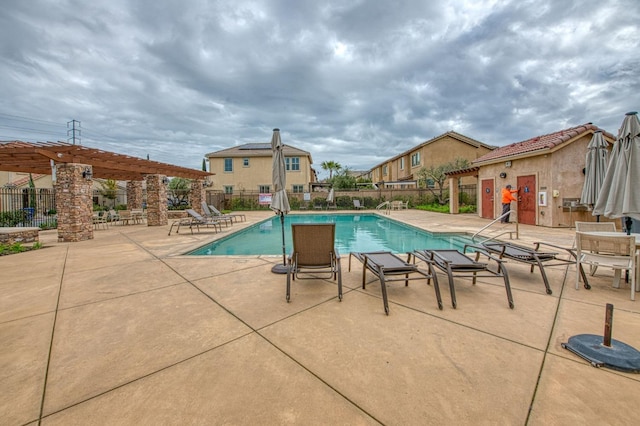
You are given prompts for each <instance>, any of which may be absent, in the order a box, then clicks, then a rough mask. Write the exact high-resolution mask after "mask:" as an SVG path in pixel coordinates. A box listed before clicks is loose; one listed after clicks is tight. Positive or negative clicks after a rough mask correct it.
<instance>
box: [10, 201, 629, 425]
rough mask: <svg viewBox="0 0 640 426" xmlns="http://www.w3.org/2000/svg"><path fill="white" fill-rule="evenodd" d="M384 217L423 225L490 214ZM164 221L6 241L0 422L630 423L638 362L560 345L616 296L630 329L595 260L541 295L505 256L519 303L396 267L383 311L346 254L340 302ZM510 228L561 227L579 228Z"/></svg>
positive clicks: (470, 221)
mask: <svg viewBox="0 0 640 426" xmlns="http://www.w3.org/2000/svg"><path fill="white" fill-rule="evenodd" d="M268 215H269V214H268V213H265V212H253V213H250V214H249V215H248V221H247V224H246V225H248V224H251V223H255V222H256V221H258V220H260V219H262V218H265V217H267V216H268ZM392 217H393V218H394V219H398V220H403V221H407V222H409V223H412V224H414V225H416V226H419V227H423V228H426V229H429V230H432V231H467V230H471V231H475V230H478V229H480V228H481V227H482V226H483V225H484V224H486V223H487V221H485V220H482V219H479V218H477V217H475V216H470V215H458V216H452V215H442V214H432V213H425V212H419V211H415V210H408V211H400V212H393V213H392ZM246 225H243V226H246ZM510 226H512V225H510ZM239 227H240V226H239V225H234V227H233V228H239ZM167 231H168V226H166V227H146V226H142V225H135V226H117V227H115V226H114V227H110V228H109V229H108V230H98V231H96V232H95V238H94V239H93V240H91V241H85V242H80V243H70V244H66V243H57V242H56V233H55V231H46V232H43V233H41V240H42V241H43V242H44V243H45V248H44V249H42V250H38V251H33V252H28V253H23V254H19V255H12V256H3V257H0V273H1V281H0V292H1V294H2V296H1V298H0V389H2V392H0V423H1V424H3V425H20V424H37V423H39V422H41V424H44V425H58V424H60V425H74V424H82V425H87V424H136V425H139V424H154V425H155V424H331V425H333V424H350V425H351V424H389V425H408V424H420V425H423V424H457V425H458V424H509V425H511V424H516V425H518V424H529V425H549V424H563V425H566V424H616V425H621V424H637V419H638V416H639V415H640V403H639V402H638V401H639V398H640V375H638V374H626V373H620V372H616V371H613V370H608V369H597V368H593V367H591V366H590V365H589V364H588V363H587V362H585V361H583V360H582V359H580V358H578V357H577V356H575V355H573V354H572V353H570V352H568V351H566V350H565V349H562V348H561V346H560V344H561V343H562V342H566V341H567V339H568V338H569V337H570V336H573V335H576V334H583V333H591V334H597V335H602V334H603V329H604V314H605V304H606V303H613V304H614V306H615V313H614V323H613V330H614V331H613V337H614V339H617V340H620V341H623V342H625V343H627V344H630V345H632V346H634V347H636V348H640V300H638V301H635V302H632V301H630V300H629V290H628V286H627V287H626V288H623V289H613V288H611V286H610V283H611V277H612V274H611V273H609V272H607V271H601V272H600V271H599V274H598V275H597V276H596V277H595V278H592V284H593V287H594V288H593V289H592V290H590V291H587V290H585V289H584V288H581V289H580V290H578V291H576V290H575V288H574V283H575V267H573V266H570V267H568V268H567V267H557V268H553V269H552V270H549V271H548V272H549V277H550V281H551V286H552V288H553V295H547V294H546V293H545V291H544V286H543V284H542V280H541V278H540V274H539V272H538V271H536V272H534V273H533V274H531V273H529V270H528V267H527V266H526V265H521V264H516V263H512V262H511V263H509V265H508V267H509V272H510V274H511V280H512V286H513V289H514V299H515V304H516V306H515V309H513V310H511V309H509V308H508V305H507V301H506V296H505V293H504V287H503V286H502V285H501V284H500V282H498V281H495V280H489V279H484V280H481V281H480V282H479V283H478V285H476V286H471V284H470V283H469V282H468V281H467V280H462V279H461V280H458V281H457V286H456V289H457V297H458V308H457V309H455V310H454V309H453V308H452V307H451V305H450V299H449V292H448V290H447V286H446V282H445V280H444V278H441V282H442V283H443V284H442V285H441V288H442V292H443V300H444V309H443V310H442V311H440V310H438V309H437V306H436V302H435V297H434V292H433V289H432V288H430V287H429V286H427V285H426V284H422V283H421V282H412V283H411V284H410V286H409V287H404V286H403V285H402V284H397V283H396V284H391V285H390V286H389V298H390V301H391V313H390V315H389V316H385V315H384V311H383V306H382V301H381V294H380V286H379V284H378V283H377V282H375V281H373V282H371V283H370V284H369V285H368V286H367V288H366V290H362V289H360V286H359V280H360V277H361V265H360V264H357V265H356V266H355V268H354V269H353V270H352V271H351V272H348V271H347V268H346V262H345V263H343V265H344V266H345V267H344V272H343V278H344V285H345V295H344V300H343V301H342V302H339V301H338V299H337V287H336V285H335V283H334V282H333V281H324V280H318V281H304V282H299V281H296V283H295V284H294V286H293V294H292V301H291V303H286V302H285V277H284V276H282V275H275V274H272V273H271V272H270V269H271V267H272V266H273V264H274V263H278V262H279V261H280V259H281V258H280V257H225V258H213V257H209V258H197V257H187V256H182V255H181V253H184V252H185V251H186V250H187V249H190V248H194V247H196V246H198V245H201V244H202V243H203V242H207V241H211V240H213V239H214V238H218V237H219V235H218V236H216V235H215V234H213V233H212V232H201V233H200V234H195V235H190V234H188V233H186V234H184V235H183V234H180V235H171V236H167ZM228 232H230V231H225V232H224V234H227V233H228ZM520 233H521V235H520V236H521V243H525V244H527V243H530V242H532V241H535V240H544V241H551V242H555V243H562V244H566V245H571V244H572V240H573V233H574V232H573V230H570V229H546V228H536V227H530V226H521V227H520Z"/></svg>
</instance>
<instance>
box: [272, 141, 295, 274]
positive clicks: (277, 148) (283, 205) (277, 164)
mask: <svg viewBox="0 0 640 426" xmlns="http://www.w3.org/2000/svg"><path fill="white" fill-rule="evenodd" d="M271 151H272V152H273V170H272V183H273V192H272V194H273V195H272V197H271V205H270V206H269V207H270V208H271V210H273V211H274V212H276V214H277V215H279V216H280V225H281V226H282V265H275V266H274V267H273V268H272V269H271V272H274V273H276V274H286V273H287V255H286V248H285V239H284V215H285V214H287V213H289V211H291V206H290V205H289V198H287V192H286V191H285V187H286V184H287V169H286V166H285V162H284V153H283V152H282V140H281V139H280V129H273V136H272V137H271Z"/></svg>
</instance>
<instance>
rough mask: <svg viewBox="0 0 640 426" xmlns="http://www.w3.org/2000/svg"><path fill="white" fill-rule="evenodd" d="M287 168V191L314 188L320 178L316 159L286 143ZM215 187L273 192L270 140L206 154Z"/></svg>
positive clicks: (228, 190) (284, 150)
mask: <svg viewBox="0 0 640 426" xmlns="http://www.w3.org/2000/svg"><path fill="white" fill-rule="evenodd" d="M283 152H284V156H285V163H286V167H287V191H290V192H293V193H303V192H309V191H310V184H311V183H312V182H315V181H316V173H315V170H313V168H312V167H311V164H313V161H312V159H311V154H310V153H309V152H307V151H303V150H301V149H298V148H295V147H293V146H290V145H286V144H285V145H284V148H283ZM205 157H206V158H207V159H208V161H209V171H210V172H211V173H215V177H213V178H212V181H213V187H212V189H214V190H219V191H223V192H224V193H226V194H233V193H234V192H236V193H237V192H239V191H252V192H259V193H270V192H271V190H272V189H273V188H272V173H271V170H272V168H273V160H272V151H271V144H270V143H250V144H244V145H239V146H234V147H232V148H227V149H223V150H220V151H215V152H211V153H209V154H206V155H205Z"/></svg>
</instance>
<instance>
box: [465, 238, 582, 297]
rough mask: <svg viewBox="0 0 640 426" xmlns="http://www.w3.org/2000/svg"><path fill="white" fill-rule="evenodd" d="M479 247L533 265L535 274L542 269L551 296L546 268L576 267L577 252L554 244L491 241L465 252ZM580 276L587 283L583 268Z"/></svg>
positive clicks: (500, 257)
mask: <svg viewBox="0 0 640 426" xmlns="http://www.w3.org/2000/svg"><path fill="white" fill-rule="evenodd" d="M540 246H548V247H551V248H553V249H555V250H556V251H553V252H551V251H549V252H545V251H541V250H540ZM468 247H471V248H474V247H477V248H480V249H483V250H482V251H487V252H489V253H491V254H494V255H495V256H496V257H498V258H499V259H509V260H513V261H514V262H520V263H526V264H527V265H531V272H533V268H534V267H535V266H537V267H538V268H539V269H540V274H541V275H542V281H544V287H545V289H546V292H547V294H551V293H552V290H551V287H550V286H549V279H548V278H547V273H546V272H545V270H544V267H545V266H558V265H575V264H576V252H575V250H574V249H570V248H566V247H560V246H556V245H554V244H549V243H543V242H536V243H534V247H533V248H530V247H524V246H520V245H517V244H512V243H508V242H502V241H496V240H490V241H483V242H482V243H480V245H479V246H477V245H474V244H468V245H465V249H464V251H465V252H466V251H467V248H468ZM560 253H562V254H563V255H567V256H568V257H567V258H561V257H559V256H560ZM580 274H582V277H583V279H584V280H585V283H586V276H585V274H584V271H583V270H582V267H580Z"/></svg>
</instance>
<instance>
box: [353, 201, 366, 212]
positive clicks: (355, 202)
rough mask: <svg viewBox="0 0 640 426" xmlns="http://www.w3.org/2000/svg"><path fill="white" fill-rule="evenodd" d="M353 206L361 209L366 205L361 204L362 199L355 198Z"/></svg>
mask: <svg viewBox="0 0 640 426" xmlns="http://www.w3.org/2000/svg"><path fill="white" fill-rule="evenodd" d="M353 207H355V208H356V210H360V209H364V206H363V205H362V204H360V200H356V199H354V200H353Z"/></svg>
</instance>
